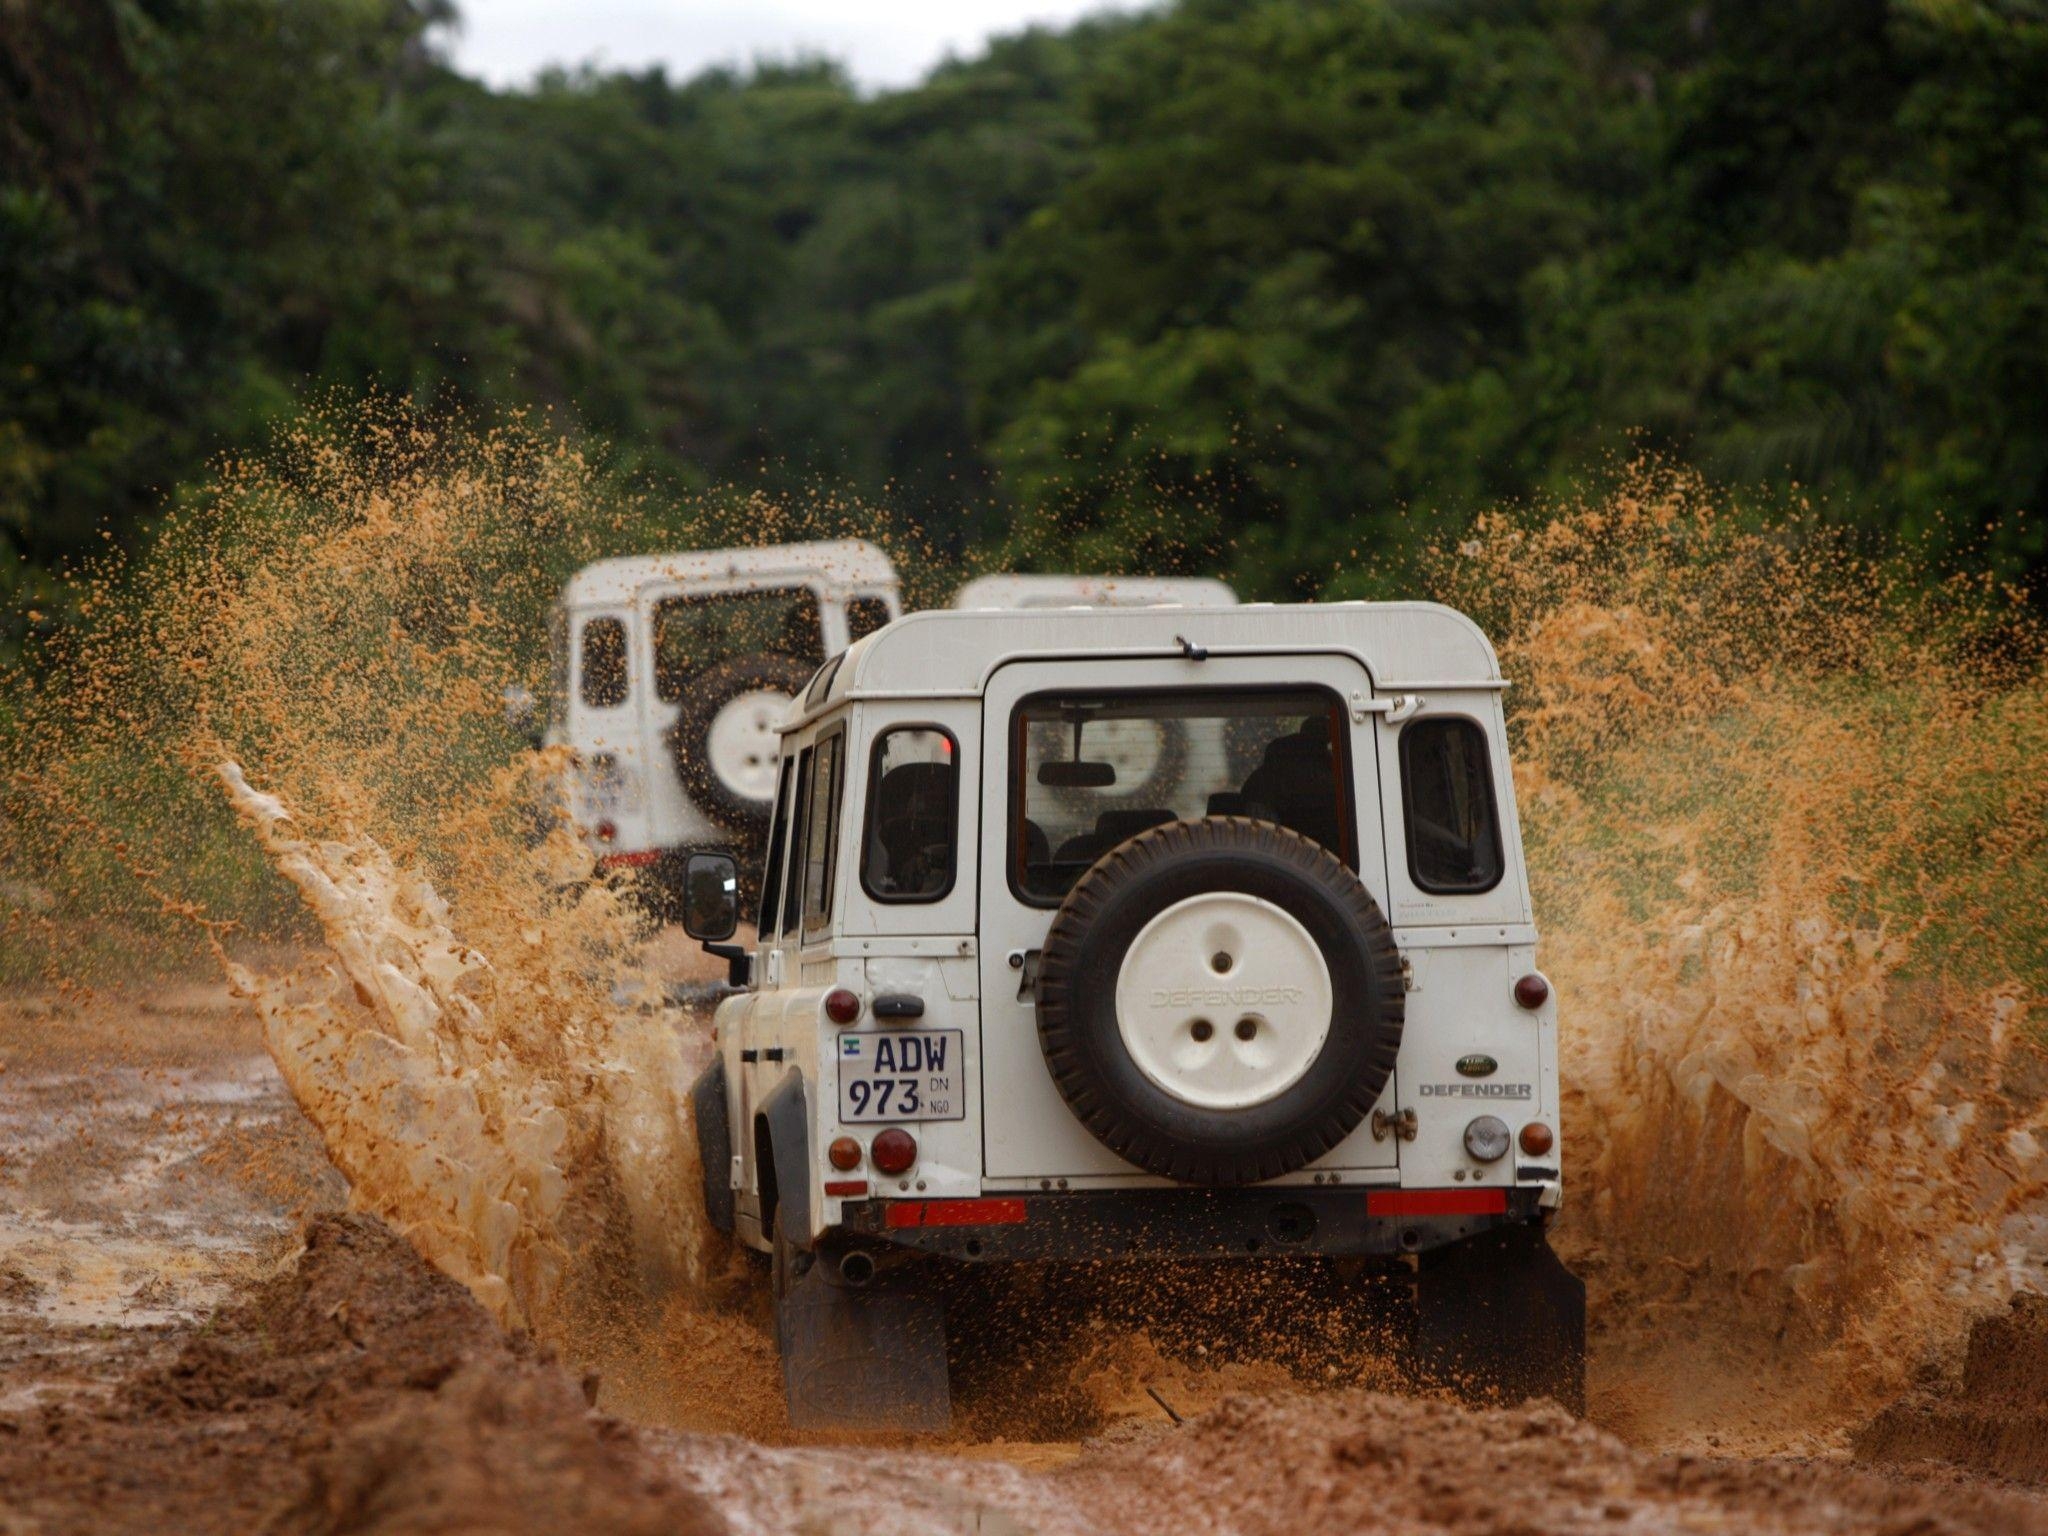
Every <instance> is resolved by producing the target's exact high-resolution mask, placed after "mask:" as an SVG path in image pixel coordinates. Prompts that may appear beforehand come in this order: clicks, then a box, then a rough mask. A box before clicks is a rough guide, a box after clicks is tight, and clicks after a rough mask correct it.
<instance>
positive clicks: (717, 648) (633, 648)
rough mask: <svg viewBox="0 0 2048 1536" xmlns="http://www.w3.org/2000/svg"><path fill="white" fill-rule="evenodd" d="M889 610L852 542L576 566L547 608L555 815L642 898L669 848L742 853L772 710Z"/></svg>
mask: <svg viewBox="0 0 2048 1536" xmlns="http://www.w3.org/2000/svg"><path fill="white" fill-rule="evenodd" d="M902 611H903V600H902V595H901V591H900V588H899V586H898V583H897V579H896V570H895V567H894V566H893V565H891V564H890V562H889V557H888V555H886V554H885V553H883V551H882V550H880V549H879V548H877V547H876V546H875V545H873V544H869V543H867V542H865V541H863V540H859V539H832V540H821V541H816V542H812V543H807V544H776V545H767V546H763V547H761V548H756V549H714V550H695V551H688V552H683V553H677V554H665V555H631V556H622V557H619V558H616V559H611V560H600V561H598V562H597V563H596V564H594V565H589V566H585V567H584V568H583V569H582V570H580V571H578V572H577V573H576V574H575V575H574V576H573V577H571V578H570V579H569V581H568V583H567V584H566V585H565V586H564V587H563V589H562V595H561V600H560V601H559V602H558V603H557V604H556V606H555V611H554V615H553V648H554V654H553V657H552V677H553V697H552V698H551V699H550V700H549V705H548V718H547V734H546V736H545V738H544V740H545V741H546V743H547V744H548V745H562V746H567V747H570V748H572V749H573V750H574V754H575V756H574V761H573V766H572V768H571V770H570V772H569V776H568V782H567V784H566V785H565V786H564V788H565V791H566V793H567V796H568V800H569V806H568V810H569V815H570V817H571V819H572V820H573V821H574V823H575V824H576V826H577V827H578V828H579V829H580V830H581V831H582V833H583V835H584V836H585V837H586V838H587V839H588V840H589V841H590V844H591V846H592V849H593V851H594V852H595V853H596V854H597V856H598V861H599V863H600V864H601V865H602V866H604V867H605V868H608V869H615V870H617V869H624V870H644V871H645V872H646V874H647V875H648V877H649V883H650V886H651V894H654V895H655V896H656V897H657V898H660V899H658V900H657V903H656V904H657V905H666V895H665V893H667V892H670V891H672V890H673V889H674V888H675V887H676V883H677V880H678V878H679V876H680V869H681V865H680V861H681V859H682V857H683V855H684V854H685V853H687V852H689V851H691V850H694V849H705V848H724V849H728V850H731V851H733V852H735V853H736V854H738V855H739V856H741V857H745V858H751V857H752V856H753V853H754V851H755V850H756V849H757V848H758V847H759V845H760V840H761V837H762V835H763V834H764V833H765V832H766V830H767V826H768V810H769V803H770V801H771V800H772V799H773V796H774V792H775V767H776V760H777V754H778V751H779V744H780V743H779V732H780V729H781V725H782V717H783V715H784V713H785V712H786V711H787V710H788V708H789V704H790V700H791V699H793V698H794V697H795V696H796V693H797V690H799V689H800V688H802V687H803V685H804V683H805V681H806V680H807V679H808V678H809V677H810V676H811V674H812V673H813V672H815V671H816V670H817V668H818V666H819V664H820V663H821V662H823V661H824V660H825V658H826V657H828V656H833V655H837V654H838V653H839V652H841V651H843V650H845V649H846V647H847V646H848V645H849V644H850V643H851V642H853V641H855V640H858V639H859V638H860V637H861V636H863V635H866V634H869V633H871V632H872V631H874V630H876V629H879V628H881V626H882V625H884V624H886V623H888V622H889V621H890V620H891V619H893V618H895V617H896V616H897V615H898V614H900V613H901V612H902Z"/></svg>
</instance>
